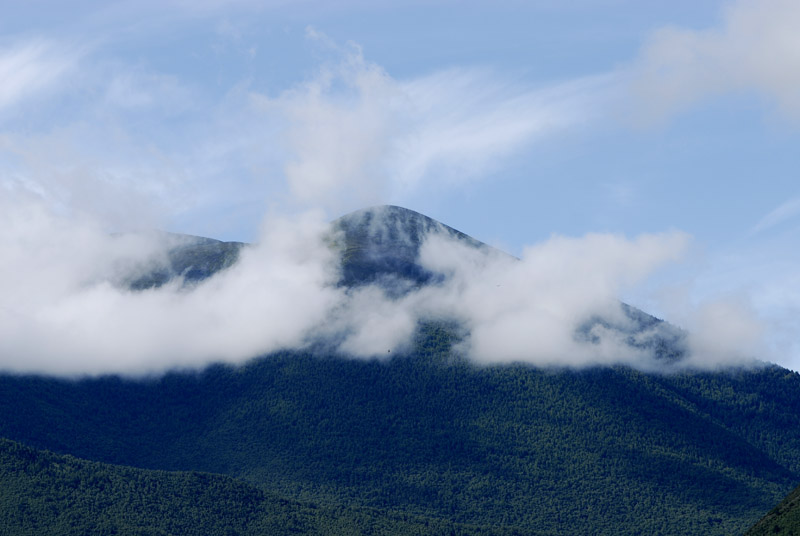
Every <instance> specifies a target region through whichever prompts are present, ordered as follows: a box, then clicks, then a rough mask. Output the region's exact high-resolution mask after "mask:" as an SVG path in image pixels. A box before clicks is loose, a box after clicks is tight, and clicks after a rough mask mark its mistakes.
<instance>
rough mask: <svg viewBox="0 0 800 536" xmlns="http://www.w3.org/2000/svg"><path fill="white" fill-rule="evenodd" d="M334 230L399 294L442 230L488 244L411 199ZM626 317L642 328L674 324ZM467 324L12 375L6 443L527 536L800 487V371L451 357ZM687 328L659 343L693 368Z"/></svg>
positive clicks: (638, 524)
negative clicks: (221, 358) (405, 342)
mask: <svg viewBox="0 0 800 536" xmlns="http://www.w3.org/2000/svg"><path fill="white" fill-rule="evenodd" d="M384 213H385V214H384ZM386 214H388V216H387V215H386ZM376 220H377V221H376ZM376 223H377V225H376ZM442 228H444V231H441V229H442ZM333 229H334V232H333V233H332V241H333V244H332V245H333V246H334V247H338V248H339V249H340V250H341V251H343V255H344V258H343V272H342V274H343V275H342V281H341V284H342V285H346V286H358V285H361V284H364V283H365V282H377V283H379V284H384V285H387V286H388V287H389V288H392V289H394V290H396V291H397V292H404V291H405V290H407V289H408V288H411V287H413V286H414V285H424V284H428V283H430V282H435V281H436V278H437V277H439V276H438V275H437V274H433V273H430V272H427V271H425V270H424V269H422V267H420V266H418V264H417V253H418V251H419V246H420V245H421V243H422V240H423V238H424V234H425V233H426V232H429V231H430V230H432V229H438V230H440V232H445V233H448V234H450V235H451V236H453V237H455V238H457V239H459V240H464V241H466V242H467V243H468V244H469V245H470V246H472V247H476V248H483V247H488V246H485V245H482V244H481V243H480V242H478V241H475V240H473V239H471V238H469V237H466V236H465V235H461V234H460V233H458V232H457V231H455V230H452V229H450V228H445V227H444V226H442V225H441V224H439V223H438V222H435V221H434V220H430V219H429V218H426V217H424V216H422V215H419V214H417V213H414V212H412V211H407V210H405V209H400V208H399V207H388V208H377V209H369V210H367V211H362V212H359V213H355V214H353V215H349V216H346V217H344V218H342V219H340V220H338V221H337V222H336V223H335V224H334V226H333ZM337 230H338V232H337ZM337 241H338V242H337ZM182 254H183V255H187V258H192V254H193V253H192V250H191V248H190V250H189V251H188V252H187V251H183V253H182ZM198 259H199V260H200V262H201V263H202V261H203V259H204V257H203V255H202V254H200V253H198ZM187 266H192V264H191V263H190V264H189V265H187ZM207 266H212V267H213V264H207ZM220 266H222V267H224V263H222V264H221V265H220ZM210 272H212V273H213V270H212V271H210ZM625 310H626V313H627V314H628V315H629V316H630V317H631V318H632V319H634V324H633V325H634V327H633V328H628V329H633V330H634V331H635V330H636V329H638V328H637V327H636V326H639V328H641V329H645V328H649V327H652V326H653V325H663V324H664V323H663V322H662V321H660V320H658V319H655V318H653V317H652V316H650V315H647V314H646V313H643V312H641V311H638V310H636V309H634V308H627V309H625ZM595 321H597V322H603V321H604V320H603V319H595ZM667 332H669V331H667ZM456 333H457V330H455V329H454V328H453V327H452V326H451V325H449V324H447V323H439V324H437V323H429V324H426V325H424V326H421V329H420V331H419V333H418V338H417V341H416V343H415V345H414V347H413V349H412V350H410V351H409V352H408V353H407V354H405V355H398V356H395V357H394V358H393V359H391V360H388V361H386V362H378V361H362V360H352V359H347V358H344V357H342V356H330V355H322V356H321V355H311V354H306V353H297V352H281V353H276V354H273V355H269V356H262V357H260V358H258V359H255V360H253V361H251V362H250V363H248V364H246V365H245V366H242V367H238V368H237V367H228V366H212V367H208V368H207V369H205V370H202V371H198V372H175V373H171V374H167V375H165V376H163V377H159V378H149V379H125V378H119V377H101V378H93V379H91V378H87V379H81V380H64V379H56V378H47V377H40V376H19V375H0V437H8V438H11V439H13V440H16V441H20V442H22V443H25V444H27V445H31V446H34V447H37V448H44V449H48V450H52V451H55V452H59V453H64V454H72V455H75V456H79V457H81V458H86V459H90V460H95V461H99V462H104V463H112V464H119V465H128V466H135V467H140V468H149V469H161V470H171V471H176V470H177V471H204V472H213V473H221V474H226V475H230V476H233V477H236V478H241V479H245V480H246V481H248V482H249V483H250V484H252V485H255V486H258V487H259V488H260V489H262V490H266V491H268V492H271V493H278V494H279V495H280V496H283V497H290V498H292V499H293V500H299V501H314V502H315V503H317V504H320V505H324V506H330V507H339V506H341V505H344V506H345V507H347V508H370V509H374V510H373V511H374V512H376V515H383V514H384V513H386V512H404V513H406V514H409V515H414V516H423V517H425V518H430V519H439V520H446V521H447V522H456V523H462V524H470V525H477V526H491V527H493V528H494V529H497V530H500V529H501V528H504V529H509V530H519V531H522V532H524V533H528V534H575V533H592V534H619V533H647V534H720V535H722V534H735V533H740V532H742V531H744V530H745V529H746V528H747V527H749V526H751V525H752V524H753V523H754V522H755V521H756V520H757V519H758V518H759V517H760V516H761V515H763V513H764V512H765V511H767V510H768V509H769V508H770V507H771V506H773V505H774V504H775V503H776V502H777V501H779V500H780V499H781V498H782V497H783V496H785V494H786V493H788V492H789V491H790V490H791V489H792V487H793V486H795V485H796V484H797V483H798V482H800V375H798V374H795V373H791V372H789V371H787V370H785V369H782V368H780V367H774V366H773V367H764V368H761V369H753V370H729V371H725V372H719V373H688V372H685V373H681V374H669V375H666V374H664V375H660V374H646V373H643V372H639V371H636V370H633V369H630V368H626V367H613V368H611V367H606V368H593V369H587V370H583V371H571V370H549V369H544V370H543V369H537V368H533V367H528V366H520V365H515V366H510V365H509V366H497V367H477V366H473V365H471V364H470V363H467V362H465V361H463V360H460V359H459V358H458V357H457V356H456V355H455V354H454V353H453V352H452V351H451V346H452V344H453V343H454V342H457V340H458V337H457V335H456ZM679 339H680V338H679V337H678V338H677V339H673V340H671V339H669V338H662V339H660V340H659V341H653V344H654V345H655V344H658V345H661V346H660V347H659V346H656V348H661V350H662V352H663V353H662V355H663V356H664V357H668V358H670V359H675V358H679V357H680V348H676V345H677V344H679V342H680V340H679ZM637 343H641V341H637Z"/></svg>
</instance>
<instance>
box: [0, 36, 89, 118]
mask: <svg viewBox="0 0 800 536" xmlns="http://www.w3.org/2000/svg"><path fill="white" fill-rule="evenodd" d="M80 56H81V53H80V52H79V51H78V50H76V49H70V48H69V47H65V46H64V45H63V44H60V43H56V42H53V41H50V40H46V39H34V40H29V41H26V42H22V43H15V44H14V45H12V46H10V47H7V48H5V49H0V80H2V81H3V82H2V84H0V113H2V112H7V111H8V110H9V108H11V107H12V106H15V105H17V104H19V103H21V102H23V101H24V100H26V99H28V98H31V97H34V96H35V95H37V94H39V93H41V92H42V91H44V90H46V89H48V88H50V87H51V86H53V85H54V84H55V83H56V82H58V81H59V80H61V79H63V77H64V76H65V75H66V74H67V73H69V71H70V70H71V69H72V68H73V67H75V65H76V63H77V61H78V59H79V58H80ZM0 117H1V116H0Z"/></svg>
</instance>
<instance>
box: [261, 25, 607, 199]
mask: <svg viewBox="0 0 800 536" xmlns="http://www.w3.org/2000/svg"><path fill="white" fill-rule="evenodd" d="M308 35H309V37H310V38H311V39H312V40H314V41H315V42H317V43H318V44H319V45H320V46H322V47H323V48H325V49H326V50H328V51H332V52H333V53H334V57H335V59H334V60H332V61H329V62H327V63H325V64H323V65H322V66H321V67H320V69H319V70H318V72H317V73H316V75H315V76H313V77H312V78H311V79H309V80H308V81H306V82H304V83H303V84H300V85H299V86H297V87H295V88H293V89H291V90H289V91H286V92H284V93H282V94H281V95H279V96H277V97H269V96H267V95H263V94H258V93H254V94H253V95H252V98H253V101H254V103H255V105H256V106H257V107H258V108H259V109H260V110H261V111H262V112H264V113H267V114H278V115H282V117H283V119H284V120H285V124H286V138H287V139H288V147H287V149H288V150H289V153H290V157H289V158H290V161H289V163H288V164H287V165H286V168H285V173H286V177H287V180H288V185H289V187H290V189H291V191H292V193H293V195H294V196H296V197H297V198H298V199H302V200H304V201H306V202H308V203H311V204H315V205H320V204H322V205H325V206H327V207H330V208H332V209H333V210H334V211H336V212H341V211H343V210H348V209H354V208H358V207H360V206H363V205H365V204H373V203H377V202H380V201H385V200H386V199H387V198H389V199H391V198H392V197H395V198H396V197H402V196H403V195H404V194H408V193H409V192H413V191H415V190H416V189H418V188H420V187H421V186H422V185H424V186H425V187H426V188H429V189H430V188H436V185H437V184H447V185H450V186H452V185H458V184H463V183H464V182H465V181H471V180H480V178H483V177H485V176H486V175H487V174H486V171H487V168H488V167H491V166H496V165H497V162H498V161H499V160H500V158H501V157H505V156H508V155H510V154H513V153H515V152H517V151H519V150H521V149H522V148H523V147H525V146H528V145H529V144H531V143H535V142H536V141H537V140H540V139H542V138H546V137H547V136H550V135H553V134H555V133H557V132H560V131H562V130H564V129H568V128H574V127H576V126H578V125H581V124H583V123H585V122H588V121H590V120H591V119H592V118H594V117H595V116H596V115H597V110H599V109H600V108H602V105H601V103H603V102H605V100H606V99H608V98H609V91H608V90H609V85H610V82H611V80H610V78H608V77H593V78H586V79H581V80H577V81H571V82H568V83H563V84H555V85H552V86H546V87H528V86H525V85H522V84H519V83H515V82H513V81H512V80H511V79H510V78H508V77H506V76H504V75H503V74H501V73H494V72H491V71H489V70H486V69H482V68H467V67H462V68H458V69H447V70H444V71H437V72H434V73H432V74H430V75H427V76H423V77H419V78H414V79H410V80H397V79H394V78H393V77H391V76H390V75H389V74H388V73H387V72H386V71H385V70H383V69H382V68H381V67H380V66H378V65H376V64H374V63H372V62H370V61H368V60H366V59H365V58H364V55H363V53H362V51H361V49H360V47H358V46H357V45H355V44H349V45H347V46H345V47H342V46H340V45H338V44H337V43H335V42H333V41H332V40H331V39H329V38H328V37H327V36H325V35H324V34H322V33H320V32H318V31H316V30H314V29H313V28H310V29H309V30H308Z"/></svg>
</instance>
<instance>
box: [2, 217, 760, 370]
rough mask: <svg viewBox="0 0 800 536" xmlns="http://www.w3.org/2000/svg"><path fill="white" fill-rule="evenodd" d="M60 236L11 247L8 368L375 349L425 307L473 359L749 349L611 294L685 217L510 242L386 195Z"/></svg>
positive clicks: (663, 258)
mask: <svg viewBox="0 0 800 536" xmlns="http://www.w3.org/2000/svg"><path fill="white" fill-rule="evenodd" d="M48 225H49V224H47V222H45V223H44V224H43V228H44V229H45V230H46V229H48V228H49V227H48ZM57 238H58V240H54V239H53V236H50V235H48V234H47V233H35V234H33V235H32V237H31V240H29V241H28V242H27V243H26V244H27V245H26V246H25V247H23V245H22V242H20V241H19V240H17V241H16V242H15V243H14V244H15V245H16V246H15V248H11V249H10V251H11V253H12V254H11V256H10V258H11V261H10V262H9V263H8V264H9V266H11V267H16V268H17V269H16V270H7V271H6V274H7V275H8V277H7V278H6V279H4V280H3V285H4V287H7V288H8V291H9V292H7V293H4V294H2V295H3V296H4V297H3V298H0V299H2V300H3V303H2V305H3V307H0V317H2V318H0V319H2V320H4V321H5V322H0V326H3V327H0V330H2V332H0V335H3V336H2V337H0V341H2V342H0V350H2V351H1V352H0V355H2V356H3V357H2V360H3V362H2V363H0V366H2V368H4V369H6V370H17V371H39V372H47V373H57V374H81V373H103V372H128V373H142V372H149V371H158V370H165V369H169V368H173V367H186V366H189V367H194V366H201V365H203V364H207V363H211V362H218V361H224V362H243V361H245V360H247V359H250V358H252V357H254V356H257V355H261V354H265V353H269V352H272V351H276V350H280V349H309V348H324V349H325V352H334V353H340V354H344V355H349V356H355V357H367V358H372V357H381V356H386V355H389V354H392V353H395V354H396V353H398V352H403V351H404V350H407V349H408V348H409V345H410V344H411V342H412V341H413V339H414V336H415V333H416V332H417V330H418V328H419V326H420V323H425V322H431V321H433V322H448V323H453V324H455V325H458V326H460V327H461V333H462V337H461V343H460V344H459V345H458V346H457V347H456V348H455V349H454V351H455V352H457V353H458V354H459V355H461V356H464V357H467V358H470V359H473V360H475V361H477V362H481V363H508V362H529V363H533V364H536V365H541V366H567V367H582V366H585V365H595V364H615V363H625V364H630V365H633V366H635V367H638V368H642V369H647V370H649V369H662V368H664V367H665V366H671V367H674V366H692V367H700V368H704V367H715V366H719V365H726V364H737V365H738V364H742V363H749V362H752V354H748V353H746V350H747V347H746V345H744V346H743V349H744V350H745V351H743V349H742V348H738V349H737V348H735V347H737V346H742V345H738V344H737V343H738V342H739V341H740V338H737V337H735V336H732V335H731V336H721V337H715V336H714V333H715V332H714V330H713V329H712V330H708V331H704V332H702V335H703V336H704V337H703V341H705V343H704V345H697V344H694V341H695V339H694V338H693V335H690V336H688V337H687V336H686V335H684V334H683V333H682V332H681V331H680V330H677V329H676V328H674V327H672V326H669V325H668V324H666V323H664V322H661V321H658V320H656V319H654V318H652V317H650V316H649V315H647V314H644V313H642V312H641V311H638V310H636V309H634V308H631V307H628V306H625V305H623V304H621V303H620V302H619V301H618V296H619V295H620V293H621V292H622V291H623V290H624V289H625V288H627V287H629V286H630V285H634V284H636V283H637V282H638V281H641V280H642V279H643V278H645V277H647V275H648V274H650V273H651V272H652V271H653V270H654V269H656V268H657V267H658V266H659V265H661V264H663V263H665V262H669V261H671V260H674V259H676V258H677V257H678V256H679V255H680V254H681V251H682V250H683V248H684V247H685V242H686V237H685V236H683V235H681V234H679V233H668V234H659V235H642V236H640V237H638V238H636V239H634V240H628V239H625V238H623V237H618V236H613V235H588V236H586V237H583V238H579V239H571V238H561V237H554V238H552V239H551V240H550V241H548V242H545V243H543V244H540V245H538V246H536V247H534V248H530V249H527V250H525V252H524V253H523V255H522V256H521V258H520V259H516V258H513V257H511V256H509V255H507V254H504V253H502V252H500V251H498V250H496V249H493V248H491V247H489V246H487V245H485V244H483V243H481V242H478V241H477V240H474V239H472V238H470V237H468V236H466V235H464V234H463V233H460V232H458V231H456V230H454V229H452V228H450V227H447V226H445V225H443V224H441V223H439V222H436V221H434V220H432V219H430V218H427V217H425V216H423V215H421V214H418V213H416V212H413V211H410V210H407V209H402V208H399V207H391V206H384V207H374V208H371V209H366V210H362V211H358V212H354V213H352V214H349V215H347V216H345V217H342V218H340V219H339V220H336V221H335V222H334V223H333V224H327V223H324V222H322V221H321V220H320V219H319V217H318V216H316V215H313V214H307V215H305V216H303V217H298V218H296V219H294V220H292V221H288V220H285V219H284V220H281V219H274V220H268V221H267V222H266V223H265V225H264V229H263V232H262V236H261V239H260V241H259V242H258V243H255V244H252V245H242V244H238V243H222V242H217V241H213V240H210V239H201V238H195V237H180V236H175V235H167V234H151V235H141V234H138V235H118V236H112V237H109V236H108V235H104V234H102V233H98V232H97V231H96V230H95V229H85V230H84V232H83V233H82V234H81V236H80V237H79V238H80V240H77V241H75V240H70V238H71V237H69V236H66V235H64V234H63V233H61V234H60V235H57ZM42 259H46V260H47V262H48V264H45V268H42V265H41V261H42ZM31 267H32V268H31ZM728 331H731V330H730V329H728ZM745 331H746V330H742V329H740V330H739V332H741V333H742V334H744V336H746V335H747V334H746V333H745ZM708 341H711V342H710V343H709V342H708ZM732 347H733V348H732ZM679 356H681V357H682V358H681V359H676V358H677V357H679Z"/></svg>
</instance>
